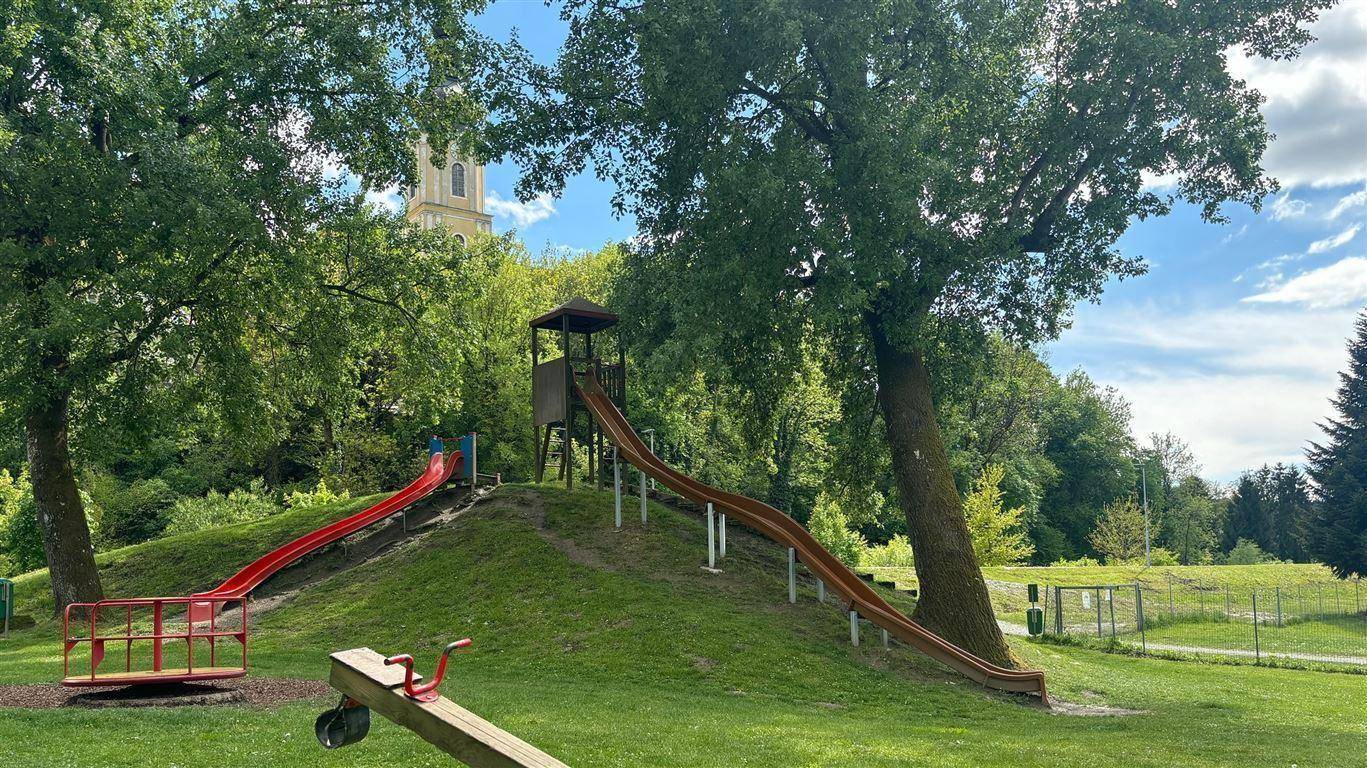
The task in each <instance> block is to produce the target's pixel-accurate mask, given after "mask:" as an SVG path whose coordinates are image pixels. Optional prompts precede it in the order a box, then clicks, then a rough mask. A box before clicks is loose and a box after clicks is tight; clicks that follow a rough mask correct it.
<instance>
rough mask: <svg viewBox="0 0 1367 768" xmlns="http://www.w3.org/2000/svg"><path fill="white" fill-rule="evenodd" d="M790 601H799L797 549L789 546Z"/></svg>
mask: <svg viewBox="0 0 1367 768" xmlns="http://www.w3.org/2000/svg"><path fill="white" fill-rule="evenodd" d="M788 602H790V603H796V602H797V550H796V549H793V548H792V547H788Z"/></svg>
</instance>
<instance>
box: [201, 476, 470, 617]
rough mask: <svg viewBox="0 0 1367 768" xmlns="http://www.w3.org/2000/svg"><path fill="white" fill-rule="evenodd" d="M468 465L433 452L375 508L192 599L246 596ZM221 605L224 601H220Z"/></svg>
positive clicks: (205, 606) (207, 606) (205, 607)
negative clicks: (421, 469) (406, 482)
mask: <svg viewBox="0 0 1367 768" xmlns="http://www.w3.org/2000/svg"><path fill="white" fill-rule="evenodd" d="M464 465H465V457H464V456H463V455H462V454H461V452H460V451H455V452H454V453H452V454H451V460H450V461H444V460H443V457H442V454H440V453H434V454H432V458H431V459H429V460H428V462H427V471H426V472H424V473H423V474H422V476H421V477H419V478H418V479H417V480H414V481H413V482H412V483H410V484H409V485H408V487H407V488H404V489H403V490H401V491H399V492H398V493H396V494H394V495H393V496H390V497H389V498H387V499H385V500H384V501H382V502H380V503H379V504H376V505H375V506H373V507H367V508H365V509H363V510H361V511H360V512H357V513H356V514H354V515H352V516H351V517H345V518H342V519H341V520H338V521H337V522H335V523H332V524H330V525H326V526H324V527H322V528H319V529H318V530H316V531H314V532H312V533H307V534H304V535H303V536H300V537H299V538H297V539H295V540H294V541H291V542H290V543H288V544H286V545H284V546H282V547H278V548H276V549H274V550H272V551H271V552H268V553H267V554H265V555H263V556H261V557H259V558H257V559H256V560H254V561H252V562H251V563H250V564H248V565H247V567H245V568H243V569H242V570H240V571H238V572H237V573H235V574H233V575H232V577H230V578H229V579H228V580H227V581H225V582H223V583H222V584H219V585H218V586H217V587H214V588H213V589H211V590H209V591H207V592H198V593H196V594H194V595H191V597H192V598H220V599H222V598H239V597H245V596H246V595H247V593H249V592H251V591H252V590H253V589H256V588H257V587H258V586H260V585H261V583H262V582H263V581H265V580H266V579H269V578H270V577H271V576H272V575H273V574H274V573H275V572H276V571H279V570H280V569H281V568H284V567H285V566H287V565H289V564H290V563H293V562H294V561H295V560H298V559H299V558H301V557H303V556H304V555H306V554H308V553H309V552H312V551H313V550H315V549H318V548H319V547H322V546H325V545H328V544H331V543H332V542H334V541H337V540H338V539H340V538H343V537H345V536H350V535H351V534H353V533H355V532H356V531H359V530H361V529H362V528H368V527H370V526H372V525H374V524H375V523H378V522H379V521H381V520H383V519H385V518H386V517H389V516H390V515H392V514H394V513H395V512H398V511H400V510H402V509H403V508H404V507H407V506H408V505H410V504H413V503H414V502H416V501H419V500H421V499H422V498H424V497H425V496H427V495H428V494H430V493H431V492H432V491H434V490H436V489H438V488H440V487H441V486H443V485H445V484H446V481H447V480H448V479H449V478H450V477H451V475H452V474H454V473H456V472H457V471H458V470H459V468H461V467H463V466H464ZM214 604H215V603H214V602H213V601H209V602H196V603H192V604H191V606H190V620H191V621H208V619H209V613H208V612H209V611H210V610H211V608H212V606H213V605H214ZM218 604H220V605H221V603H218Z"/></svg>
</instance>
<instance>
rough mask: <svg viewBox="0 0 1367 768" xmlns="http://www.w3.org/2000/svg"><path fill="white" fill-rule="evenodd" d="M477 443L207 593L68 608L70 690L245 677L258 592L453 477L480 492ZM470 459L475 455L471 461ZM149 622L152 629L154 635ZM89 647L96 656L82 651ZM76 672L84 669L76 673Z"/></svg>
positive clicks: (65, 662)
mask: <svg viewBox="0 0 1367 768" xmlns="http://www.w3.org/2000/svg"><path fill="white" fill-rule="evenodd" d="M474 441H475V435H474V433H471V434H469V435H466V436H465V437H463V438H461V450H458V451H455V452H454V453H452V454H451V455H450V457H449V460H448V459H447V457H446V456H445V454H443V453H435V454H433V455H432V456H431V457H430V458H429V459H428V463H427V471H426V472H424V473H423V474H422V476H421V477H419V478H418V479H417V480H415V481H413V482H412V483H410V484H409V485H408V486H407V487H406V488H404V489H403V490H401V491H399V492H397V493H395V494H394V495H392V496H390V497H389V498H387V499H385V500H384V501H381V502H380V503H378V504H375V505H372V506H370V507H367V508H366V509H363V510H361V511H360V512H357V513H356V514H354V515H351V516H349V517H345V518H343V519H341V520H338V521H336V522H333V523H330V524H328V525H325V526H323V527H322V528H319V529H318V530H316V531H313V532H311V533H308V534H305V535H303V536H301V537H299V538H297V539H295V540H294V541H291V542H289V543H288V544H285V545H283V546H281V547H277V548H276V549H274V550H271V551H270V552H268V553H266V554H265V555H263V556H261V557H259V558H257V559H256V560H254V561H252V562H251V563H249V564H248V565H247V566H246V567H244V568H243V569H242V570H240V571H238V572H237V573H235V574H233V575H232V576H231V577H229V578H228V580H227V581H225V582H223V583H222V584H220V585H218V586H217V587H214V588H213V589H210V590H208V591H206V592H199V593H196V594H193V595H190V596H188V597H136V598H120V599H111V600H101V601H99V602H94V603H72V604H71V605H68V606H67V607H66V612H65V613H64V614H63V618H62V635H63V646H62V673H63V674H62V677H63V679H62V685H66V686H111V685H138V684H146V683H173V682H189V681H203V680H221V679H225V678H232V677H241V676H243V675H245V674H246V673H247V628H248V599H247V598H248V596H249V595H250V593H251V592H252V590H254V589H256V588H257V587H259V586H260V585H261V584H262V583H263V582H264V581H266V579H268V578H270V577H271V576H272V575H274V574H275V573H276V572H278V571H280V570H281V569H282V568H284V567H286V566H288V565H290V564H291V563H294V562H295V561H297V560H299V559H300V558H302V557H304V556H305V555H307V554H309V553H310V552H314V551H316V550H318V549H319V548H321V547H324V546H327V545H328V544H331V543H333V542H335V541H338V540H339V539H342V538H344V537H346V536H349V535H351V534H353V533H355V532H357V531H359V530H361V529H363V528H367V527H369V526H372V525H374V524H376V523H378V522H380V521H382V520H385V519H387V518H389V517H391V516H393V515H395V514H400V513H404V512H405V511H406V510H407V509H408V508H409V507H411V506H412V505H413V504H415V503H416V502H418V501H420V500H422V499H424V498H426V497H427V496H428V495H430V494H431V493H432V492H433V491H436V490H437V489H438V488H441V487H442V486H444V485H445V484H446V483H447V481H448V480H450V478H451V476H452V475H456V476H457V477H459V478H461V479H463V480H467V481H469V482H470V484H471V487H474V485H475V484H476V481H477V478H478V476H477V475H476V474H475V473H474V468H475V461H474V448H475V443H474ZM467 456H468V457H470V458H469V460H468V461H467V460H466V457H467ZM225 611H236V613H237V616H236V618H235V620H232V621H230V622H228V625H227V626H224V625H223V623H222V622H221V616H222V615H223V614H224V612H225ZM82 614H84V617H83V618H82V616H81V615H82ZM111 617H112V619H111ZM102 618H103V620H102ZM149 623H150V629H146V627H147V626H148V625H149ZM206 624H207V626H204V625H206ZM229 640H234V641H236V642H237V647H233V646H231V645H230V646H229V647H228V648H227V649H221V648H220V647H219V646H220V645H222V644H223V643H225V642H227V641H229ZM180 641H184V642H185V657H184V662H185V663H184V664H183V665H180V664H176V665H175V666H168V663H167V658H166V648H165V646H166V645H167V643H168V642H177V643H178V642H180ZM144 643H150V644H151V668H150V669H142V668H137V669H135V668H134V666H133V649H134V646H135V644H144ZM111 644H112V647H113V648H115V649H119V648H120V647H121V648H122V653H123V669H122V670H115V671H105V672H102V671H101V670H100V665H101V663H103V662H104V661H105V658H106V651H107V650H108V649H109V648H110V647H111ZM83 649H88V650H84V652H81V651H82V650H83ZM206 650H207V663H203V662H204V661H206V659H204V658H197V655H198V656H200V657H202V656H203V655H204V653H203V652H204V651H206ZM73 666H80V667H82V669H81V670H80V671H79V672H75V673H74V672H73Z"/></svg>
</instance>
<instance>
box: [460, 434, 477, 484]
mask: <svg viewBox="0 0 1367 768" xmlns="http://www.w3.org/2000/svg"><path fill="white" fill-rule="evenodd" d="M460 453H461V455H462V456H464V457H465V466H464V467H463V468H462V469H461V473H462V474H461V477H463V478H465V479H466V480H470V479H471V478H472V477H473V473H474V469H475V433H474V432H471V433H470V434H468V435H466V436H465V437H462V438H461V439H460Z"/></svg>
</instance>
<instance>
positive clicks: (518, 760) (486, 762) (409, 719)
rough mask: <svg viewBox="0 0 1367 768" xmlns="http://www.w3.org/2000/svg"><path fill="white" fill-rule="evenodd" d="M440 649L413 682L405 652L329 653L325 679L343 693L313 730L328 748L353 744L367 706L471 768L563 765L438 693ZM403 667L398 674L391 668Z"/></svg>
mask: <svg viewBox="0 0 1367 768" xmlns="http://www.w3.org/2000/svg"><path fill="white" fill-rule="evenodd" d="M470 644H471V642H470V639H469V638H466V639H464V640H457V641H456V642H454V643H450V644H449V645H447V646H446V648H445V649H444V650H443V651H442V654H441V659H440V661H439V662H438V664H437V671H436V673H435V674H434V675H433V678H432V681H431V682H428V683H423V684H421V685H418V684H417V681H418V680H421V679H422V676H421V675H418V674H416V673H415V672H414V671H413V657H412V656H409V655H408V654H401V655H398V656H389V657H385V656H381V655H380V654H379V653H376V652H375V651H373V650H371V649H369V648H352V649H351V650H348V651H338V652H337V653H334V654H332V656H331V657H330V658H331V659H332V671H331V673H330V674H329V675H328V683H329V684H330V685H332V687H333V688H335V689H337V690H338V691H339V692H340V693H341V694H342V700H341V702H340V703H338V705H337V707H336V708H335V709H331V710H329V711H327V712H324V713H323V714H321V715H319V716H318V719H317V721H315V723H314V733H315V735H316V736H317V737H318V741H319V743H321V744H322V745H323V746H324V747H327V748H328V749H336V748H338V747H344V746H346V745H348V744H355V743H356V742H358V741H360V740H361V739H363V738H365V736H366V734H367V733H368V732H369V731H370V710H372V709H373V710H375V711H376V712H379V713H380V714H381V715H383V716H384V717H386V718H388V719H390V720H392V721H394V722H395V723H398V724H399V725H402V726H404V727H405V728H408V729H410V730H412V731H413V732H414V733H416V734H418V735H419V736H421V737H422V738H423V739H425V740H426V741H428V742H430V743H431V744H433V745H435V746H436V747H437V748H438V749H441V750H442V751H444V752H446V753H447V754H449V755H451V756H452V757H454V758H456V759H457V760H460V761H461V762H464V763H465V764H466V765H470V766H474V768H507V767H508V766H523V767H524V768H567V766H565V764H564V763H562V762H560V761H559V760H557V759H555V758H554V757H551V756H550V755H548V754H546V753H545V752H542V751H541V750H539V749H537V748H536V747H534V746H532V745H531V744H528V743H527V742H525V741H523V740H522V739H519V738H518V737H516V736H514V735H512V734H511V733H508V732H507V731H505V730H503V729H501V728H499V727H498V726H496V725H494V724H492V723H490V722H489V721H487V720H485V719H484V718H482V717H480V716H478V715H476V714H474V713H473V712H471V711H469V710H467V709H465V708H463V707H461V706H459V705H458V704H456V703H455V702H453V701H451V700H450V699H447V698H446V697H444V696H442V695H440V694H438V693H437V690H436V689H437V686H439V685H441V681H442V678H443V677H445V675H446V661H447V658H448V657H449V656H450V655H451V652H452V651H455V650H458V649H461V648H468V647H469V646H470ZM397 666H402V667H403V672H402V673H400V672H399V670H398V669H397V668H396V667H397Z"/></svg>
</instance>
